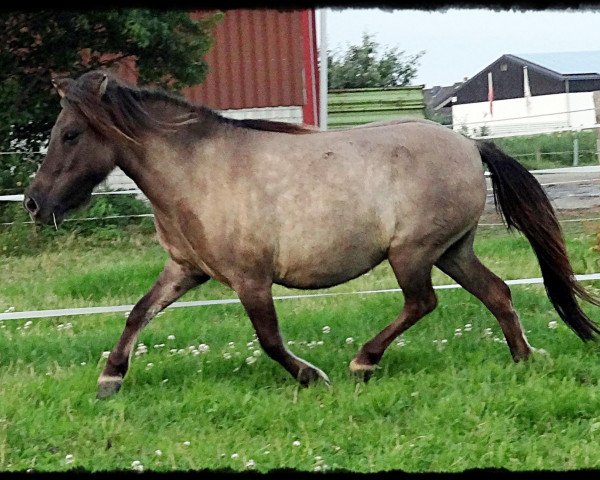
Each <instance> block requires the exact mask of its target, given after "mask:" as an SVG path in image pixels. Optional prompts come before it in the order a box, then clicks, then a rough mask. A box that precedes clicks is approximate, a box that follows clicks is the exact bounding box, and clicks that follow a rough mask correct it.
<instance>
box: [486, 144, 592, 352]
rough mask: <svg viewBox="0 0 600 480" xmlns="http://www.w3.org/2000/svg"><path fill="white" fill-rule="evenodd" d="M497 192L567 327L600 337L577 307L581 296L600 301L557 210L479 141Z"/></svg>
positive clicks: (520, 170)
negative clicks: (573, 259) (573, 260)
mask: <svg viewBox="0 0 600 480" xmlns="http://www.w3.org/2000/svg"><path fill="white" fill-rule="evenodd" d="M476 143H477V148H478V149H479V153H480V154H481V159H482V160H483V161H484V162H485V163H486V164H487V166H488V168H489V170H490V174H491V178H492V186H493V188H494V199H495V201H496V210H497V211H498V213H499V214H500V215H501V216H502V217H503V219H504V221H505V223H506V225H507V226H508V228H509V229H510V228H511V227H515V228H517V230H519V231H521V232H523V234H524V235H525V237H527V240H529V243H531V246H532V247H533V250H534V252H535V254H536V256H537V258H538V262H539V264H540V268H541V270H542V277H543V278H544V285H545V287H546V292H547V294H548V298H549V299H550V301H551V302H552V305H554V308H555V309H556V311H557V312H558V314H559V315H560V318H562V319H563V320H564V321H565V323H566V324H567V325H568V326H569V327H571V329H573V331H574V332H575V333H576V334H577V335H578V336H579V337H580V338H581V339H582V340H591V339H593V338H594V336H595V335H598V334H600V329H599V328H598V325H597V324H596V323H594V322H593V321H592V320H590V319H589V318H588V317H587V316H586V314H585V313H584V312H583V310H582V309H581V307H580V306H579V305H578V304H577V300H576V297H580V298H582V299H584V300H586V301H588V302H590V303H592V304H594V305H598V306H600V300H599V299H597V298H595V297H593V296H592V295H591V294H590V293H589V292H587V291H586V290H585V289H584V288H583V287H582V286H581V284H580V283H579V282H577V280H576V279H575V274H574V273H573V268H572V267H571V264H570V263H569V258H568V257H567V251H566V247H565V241H564V239H563V235H562V231H561V228H560V225H559V223H558V219H557V218H556V214H555V213H554V209H553V208H552V205H551V203H550V200H548V197H547V196H546V193H545V192H544V190H543V189H542V187H541V185H540V184H539V182H538V181H537V180H536V179H535V177H534V176H533V175H532V174H531V173H529V172H528V171H527V169H525V167H523V166H522V165H521V164H520V163H519V162H517V161H516V160H515V159H513V158H511V157H510V156H508V155H507V154H505V153H504V152H502V151H501V150H500V149H499V148H498V147H496V145H494V144H493V143H491V142H482V141H478V142H476Z"/></svg>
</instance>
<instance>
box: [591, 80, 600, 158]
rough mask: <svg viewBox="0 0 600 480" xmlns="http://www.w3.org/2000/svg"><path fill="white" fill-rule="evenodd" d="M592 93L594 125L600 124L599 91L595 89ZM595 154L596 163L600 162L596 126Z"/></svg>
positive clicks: (599, 135) (598, 136) (599, 137)
mask: <svg viewBox="0 0 600 480" xmlns="http://www.w3.org/2000/svg"><path fill="white" fill-rule="evenodd" d="M592 95H593V99H594V110H595V113H596V125H598V124H600V91H596V92H594V93H593V94H592ZM596 155H597V156H598V163H600V128H596Z"/></svg>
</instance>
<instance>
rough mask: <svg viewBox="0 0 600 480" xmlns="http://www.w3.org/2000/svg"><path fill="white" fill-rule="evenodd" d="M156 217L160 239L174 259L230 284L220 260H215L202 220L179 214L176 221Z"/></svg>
mask: <svg viewBox="0 0 600 480" xmlns="http://www.w3.org/2000/svg"><path fill="white" fill-rule="evenodd" d="M155 218H156V231H157V234H158V241H159V242H160V244H161V246H162V247H163V248H164V249H165V250H166V251H167V253H168V254H169V256H170V257H171V258H172V259H173V260H174V261H176V262H177V263H180V264H184V265H187V266H188V267H190V268H192V269H193V270H198V271H201V272H203V273H205V274H207V275H209V276H210V277H212V278H214V279H215V280H218V281H220V282H222V283H225V284H227V285H229V283H230V282H229V281H228V280H227V278H226V277H225V275H223V274H222V273H221V271H220V270H221V269H220V268H218V265H217V264H218V262H215V261H214V258H213V257H214V255H213V254H212V253H211V250H210V248H209V245H208V242H207V241H206V237H205V235H204V232H203V227H202V224H201V223H200V222H198V221H197V220H193V221H192V219H181V218H179V216H177V217H176V218H177V220H176V221H170V220H166V219H161V218H160V216H158V215H157V216H156V217H155ZM171 218H172V217H171Z"/></svg>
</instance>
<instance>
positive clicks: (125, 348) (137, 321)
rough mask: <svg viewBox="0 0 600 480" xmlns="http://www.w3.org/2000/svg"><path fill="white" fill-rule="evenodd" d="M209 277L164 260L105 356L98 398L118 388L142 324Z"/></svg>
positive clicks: (106, 395) (110, 393)
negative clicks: (161, 269)
mask: <svg viewBox="0 0 600 480" xmlns="http://www.w3.org/2000/svg"><path fill="white" fill-rule="evenodd" d="M208 279H209V277H208V276H207V275H204V274H201V275H199V274H198V273H196V272H191V271H190V270H189V269H187V268H185V267H184V266H182V265H180V264H178V263H176V262H174V261H173V260H169V261H168V262H167V264H166V265H165V268H164V269H163V271H162V272H161V274H160V275H159V277H158V280H157V281H156V283H155V284H154V286H153V287H152V288H151V289H150V291H149V292H148V293H147V294H146V295H144V296H143V297H142V298H141V300H140V301H139V302H138V303H137V304H136V305H135V307H133V310H131V313H130V314H129V317H128V318H127V322H126V323H125V329H124V330H123V333H122V334H121V338H120V339H119V341H118V343H117V345H116V346H115V348H114V349H113V351H112V352H111V353H110V355H109V356H108V361H107V362H106V366H105V367H104V370H103V371H102V374H101V375H100V378H99V379H98V395H97V397H98V398H106V397H109V396H110V395H113V394H115V393H117V392H118V391H119V388H121V384H122V383H123V378H124V377H125V374H126V373H127V369H128V368H129V360H130V358H131V352H132V350H133V345H134V344H135V341H136V339H137V337H138V335H139V333H140V331H141V330H142V328H144V326H146V325H147V324H148V322H149V321H150V320H152V318H154V316H156V314H157V313H159V312H160V311H161V310H163V309H164V308H166V307H167V306H169V305H170V304H171V303H173V302H174V301H175V300H177V299H178V298H179V297H181V296H182V295H183V294H184V293H185V292H187V291H188V290H190V289H191V288H193V287H195V286H197V285H200V284H201V283H204V282H206V281H207V280H208Z"/></svg>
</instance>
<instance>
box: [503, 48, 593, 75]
mask: <svg viewBox="0 0 600 480" xmlns="http://www.w3.org/2000/svg"><path fill="white" fill-rule="evenodd" d="M514 56H515V57H519V58H521V59H522V60H525V61H526V62H529V63H535V64H537V65H539V66H541V67H544V68H547V69H548V70H552V71H553V72H556V73H559V74H561V75H582V74H600V50H594V51H587V52H553V53H522V54H515V55H514Z"/></svg>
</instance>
